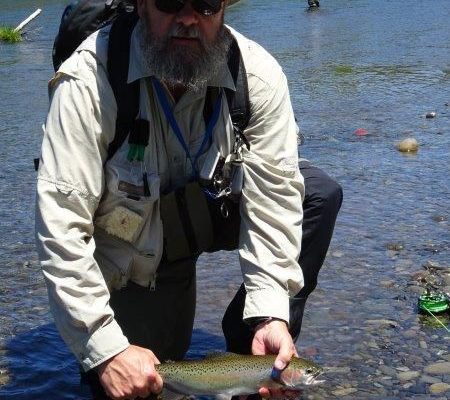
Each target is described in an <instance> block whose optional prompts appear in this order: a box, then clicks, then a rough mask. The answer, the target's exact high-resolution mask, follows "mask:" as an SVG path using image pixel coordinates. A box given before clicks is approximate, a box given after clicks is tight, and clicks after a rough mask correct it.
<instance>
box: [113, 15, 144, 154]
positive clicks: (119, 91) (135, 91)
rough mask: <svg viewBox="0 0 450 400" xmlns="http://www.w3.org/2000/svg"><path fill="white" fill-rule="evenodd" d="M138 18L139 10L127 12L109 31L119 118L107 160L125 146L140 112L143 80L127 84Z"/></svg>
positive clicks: (114, 89) (114, 90)
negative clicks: (132, 36) (141, 82)
mask: <svg viewBox="0 0 450 400" xmlns="http://www.w3.org/2000/svg"><path fill="white" fill-rule="evenodd" d="M137 20H138V16H137V13H136V12H126V13H125V12H124V13H123V14H122V15H120V16H119V17H118V18H117V19H116V20H115V21H114V23H113V24H112V26H111V31H110V34H109V45H108V74H109V82H110V84H111V87H112V89H113V92H114V96H115V98H116V103H117V120H116V133H115V136H114V139H113V141H112V142H111V143H110V144H109V147H108V158H107V160H109V159H110V158H111V157H112V156H113V155H114V154H115V153H116V151H117V150H118V149H119V148H120V146H122V144H123V142H124V141H125V139H126V138H127V136H128V133H129V132H130V130H131V129H132V127H133V124H134V121H135V119H136V116H137V114H138V112H139V97H140V91H139V80H137V81H134V82H132V83H130V84H128V83H127V80H128V66H129V61H130V41H131V33H132V32H133V29H134V27H135V25H136V23H137Z"/></svg>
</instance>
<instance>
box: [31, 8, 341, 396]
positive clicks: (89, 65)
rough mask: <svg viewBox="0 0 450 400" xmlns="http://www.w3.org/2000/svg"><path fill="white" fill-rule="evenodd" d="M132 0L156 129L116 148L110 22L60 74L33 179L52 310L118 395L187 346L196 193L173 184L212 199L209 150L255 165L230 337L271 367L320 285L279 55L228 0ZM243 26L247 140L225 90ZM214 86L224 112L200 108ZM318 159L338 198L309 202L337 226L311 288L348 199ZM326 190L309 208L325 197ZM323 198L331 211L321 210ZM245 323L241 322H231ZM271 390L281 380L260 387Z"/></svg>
mask: <svg viewBox="0 0 450 400" xmlns="http://www.w3.org/2000/svg"><path fill="white" fill-rule="evenodd" d="M136 5H137V11H138V14H139V22H138V24H137V25H136V27H135V29H134V31H133V34H132V39H131V44H130V61H129V75H128V80H129V81H130V82H132V81H136V80H138V81H139V84H140V88H141V98H140V112H139V120H146V121H149V122H148V123H146V124H147V125H146V124H144V126H145V127H146V129H145V133H146V134H147V136H149V140H148V142H147V143H144V145H142V144H139V143H138V144H136V143H134V142H133V143H132V142H125V143H124V144H123V145H122V146H121V147H120V148H119V150H118V151H117V152H116V153H115V154H114V156H113V157H112V158H111V159H108V157H107V148H108V144H109V143H110V142H111V141H112V139H113V138H114V133H115V128H116V127H115V122H116V121H115V119H116V115H117V104H116V101H115V98H114V95H113V93H112V89H111V86H110V84H109V82H108V76H107V72H106V71H107V69H106V64H107V60H106V56H105V54H106V53H107V52H106V49H107V43H108V32H109V31H108V29H104V30H101V31H99V32H97V33H95V34H94V35H92V36H90V37H89V38H88V39H87V40H86V41H85V42H84V43H83V44H82V45H81V46H80V47H79V49H78V50H77V51H76V52H75V53H74V54H73V55H72V56H71V57H70V58H69V59H68V60H67V61H66V62H65V63H64V64H63V65H62V66H61V68H60V69H59V71H58V73H57V74H56V75H55V77H54V78H53V80H52V81H51V82H50V93H51V104H50V110H49V114H48V117H47V122H46V130H45V136H44V141H43V145H42V158H41V165H40V169H39V176H38V193H37V211H36V231H37V238H38V241H37V242H38V249H39V253H40V259H41V264H42V269H43V272H44V275H45V277H46V282H47V287H48V292H49V302H50V307H51V310H52V312H53V315H54V318H55V322H56V325H57V327H58V329H59V331H60V333H61V335H62V337H63V339H64V340H65V342H66V343H67V345H68V346H69V347H70V349H71V350H72V352H73V353H74V354H75V356H76V357H77V359H78V361H79V362H80V364H81V366H82V368H83V369H84V370H85V371H89V374H90V377H91V378H92V377H94V378H97V379H98V380H99V381H100V383H101V386H102V387H103V388H104V391H105V392H106V394H107V395H108V396H109V397H110V398H113V399H124V398H127V399H128V398H130V399H132V398H136V397H137V396H139V397H142V398H144V397H147V396H148V395H150V394H151V393H159V392H160V390H161V388H162V380H161V377H160V376H159V375H158V373H157V372H156V370H155V364H158V363H159V360H166V359H172V360H176V359H181V358H183V356H184V354H185V353H186V351H187V349H188V346H189V343H190V338H191V333H192V325H193V319H194V311H195V290H196V282H195V262H196V260H197V258H198V255H199V253H198V252H197V253H196V252H192V253H191V254H185V252H184V253H183V251H182V250H183V249H181V247H182V246H181V244H180V243H181V242H183V241H186V242H189V241H190V240H191V239H192V238H191V237H183V236H182V235H180V231H179V230H177V229H175V228H174V224H176V223H177V222H179V220H180V219H185V218H184V217H185V216H186V212H188V213H189V212H191V211H192V208H193V207H191V208H190V207H189V205H188V206H185V207H183V206H182V205H180V202H178V203H176V204H175V208H174V206H173V204H174V202H173V201H172V200H173V193H174V192H176V191H178V192H176V193H179V191H180V190H182V191H183V195H185V196H186V197H185V198H184V197H183V199H184V200H186V201H187V202H188V203H189V202H190V204H195V207H197V206H198V207H200V204H202V198H201V197H198V196H199V194H198V193H199V191H198V190H197V189H198V187H199V185H198V184H197V182H198V181H199V180H200V177H204V176H207V175H208V174H210V173H211V172H214V168H215V167H217V163H214V162H212V163H211V162H210V161H211V160H215V159H217V155H220V158H221V159H224V160H225V167H224V168H229V169H231V170H232V171H234V170H233V168H235V167H233V166H232V165H231V164H232V163H231V162H230V157H229V156H230V154H232V153H233V157H234V158H233V160H234V161H236V160H235V158H236V157H237V158H239V161H240V163H239V165H240V168H241V169H239V168H238V170H236V171H238V172H240V173H241V174H242V177H243V179H242V180H243V184H242V185H241V186H242V187H241V194H240V218H241V225H240V234H239V256H240V263H241V267H242V272H243V278H244V285H245V289H244V287H243V288H242V289H241V290H240V291H239V292H238V294H237V295H236V297H235V299H234V300H233V302H232V303H231V304H230V307H229V309H228V310H227V313H226V316H225V318H224V331H225V335H226V338H227V344H228V347H229V348H235V349H236V351H246V352H249V351H252V352H253V353H254V354H266V353H273V354H277V358H276V361H275V365H274V367H275V368H277V369H283V368H284V367H285V366H286V365H287V364H288V363H289V360H290V359H291V357H292V356H295V355H297V353H296V349H295V346H294V341H293V336H294V337H295V336H297V335H298V333H299V331H300V324H301V317H302V314H303V307H304V301H305V299H306V296H307V295H308V294H309V292H308V293H303V294H302V292H299V291H300V289H302V286H303V275H302V270H301V269H300V266H299V263H298V258H299V252H300V241H301V223H302V216H303V215H302V199H303V197H304V181H303V178H302V175H301V174H300V172H299V168H298V155H297V134H296V131H297V128H296V123H295V120H294V116H293V112H292V107H291V104H290V99H289V92H288V88H287V82H286V78H285V76H284V74H283V73H282V71H281V68H280V67H279V65H278V64H277V63H276V62H275V60H274V59H273V58H272V57H271V56H270V55H269V54H268V53H267V52H265V51H264V50H263V49H262V48H261V47H259V46H258V45H257V44H255V43H254V42H252V41H250V40H248V39H246V38H245V37H243V36H241V35H240V34H238V33H237V32H235V31H233V30H231V29H228V28H226V27H225V26H224V24H223V19H224V13H225V7H226V5H227V2H226V1H220V0H207V1H206V0H192V1H179V0H138V1H137V4H136ZM233 37H235V39H236V40H237V42H238V44H239V48H240V50H241V54H242V57H243V60H244V64H245V67H246V70H247V78H248V86H249V94H250V104H251V113H252V118H251V120H250V124H249V126H248V127H247V129H246V130H245V132H244V133H245V138H246V141H248V144H249V147H247V146H245V145H242V146H237V143H235V135H234V132H233V126H232V123H231V118H230V115H229V111H228V105H227V102H226V101H221V100H222V97H223V94H221V93H222V92H221V91H222V88H228V89H231V90H233V89H234V82H233V80H232V78H231V76H230V71H229V70H228V67H227V63H226V61H227V60H226V54H227V51H228V48H229V46H230V43H231V41H232V38H233ZM207 86H209V87H215V88H218V93H219V94H218V95H217V97H216V99H215V101H214V107H213V108H214V110H216V111H217V118H216V120H215V121H213V123H209V122H210V121H211V120H212V119H208V121H206V122H205V118H204V115H203V114H204V113H203V110H204V108H205V102H206V100H205V97H206V94H207ZM207 122H208V123H207ZM205 130H206V133H205ZM144 142H145V141H144ZM140 146H141V147H140ZM236 147H237V148H236ZM308 168H309V169H310V170H311V171H317V169H314V168H313V167H310V166H307V168H305V170H308ZM319 174H320V177H319V178H320V179H319V181H320V182H321V183H320V186H321V187H322V185H323V184H325V186H326V187H329V188H333V190H332V192H333V193H332V194H333V196H335V201H333V207H334V208H333V207H323V209H322V211H321V212H320V215H313V216H312V217H313V218H312V220H313V222H312V223H311V227H314V229H310V230H311V232H310V233H311V234H310V235H309V237H310V239H311V240H310V243H313V241H315V239H316V238H317V235H319V236H320V235H322V234H323V233H324V232H325V231H326V232H325V233H324V237H323V240H322V238H321V243H322V244H321V246H322V247H321V249H319V250H318V251H317V249H316V250H315V251H314V252H315V254H314V255H313V256H312V257H311V260H310V262H311V263H313V264H314V265H313V266H312V267H311V268H310V271H309V272H305V277H308V274H310V275H311V276H312V278H311V279H310V281H311V282H310V283H309V284H308V285H309V286H308V290H312V289H313V286H314V284H315V283H314V282H315V279H316V278H317V273H318V269H319V268H320V266H321V265H322V262H323V257H324V256H325V253H326V249H327V248H328V243H329V239H330V238H331V233H332V230H333V225H334V220H335V218H336V215H337V211H338V209H339V206H340V201H341V194H340V188H339V187H338V186H336V185H335V184H334V183H333V181H331V180H330V179H329V178H328V177H326V176H325V175H324V174H323V173H321V172H319ZM235 175H236V174H235ZM237 175H239V173H237ZM310 175H311V174H310ZM313 175H314V174H312V175H311V177H312V181H314V176H313ZM233 176H234V175H233ZM322 178H323V179H322ZM321 179H322V180H321ZM233 182H234V181H233ZM233 182H231V184H232V183H233ZM324 182H325V183H324ZM328 183H329V184H330V185H328ZM195 185H197V186H195ZM333 185H334V186H333ZM311 187H313V185H312V186H311ZM327 196H328V194H327ZM330 198H331V197H330ZM171 199H172V200H171ZM177 199H178V198H177ZM322 200H324V198H320V201H319V202H318V203H317V204H315V205H318V204H319V207H315V206H312V207H311V209H314V210H318V209H320V208H321V207H322V203H323V202H322ZM325 200H328V198H326V199H325ZM203 202H204V201H203ZM311 204H314V202H312V203H311ZM195 207H194V208H195ZM325 209H327V210H331V211H330V215H329V216H327V217H326V223H322V222H321V215H326V213H323V210H325ZM173 210H175V213H177V212H178V213H179V218H178V216H177V217H176V218H173V213H172V211H173ZM315 212H316V211H314V213H315ZM327 212H328V211H327ZM199 214H204V213H203V211H201V212H199ZM177 215H178V214H177ZM199 218H200V217H199ZM168 221H171V222H170V223H169V222H168ZM190 222H192V221H190ZM321 224H322V225H323V226H324V227H321V226H320V225H321ZM199 225H201V226H200V227H199V226H197V225H196V226H194V227H193V229H192V231H195V232H197V231H200V233H199V236H200V237H205V234H204V232H203V231H202V230H205V229H206V228H205V227H203V225H202V224H199ZM327 235H328V236H327ZM306 250H307V251H308V246H306ZM180 254H181V255H180ZM296 294H299V295H301V297H299V298H298V299H297V300H298V301H299V304H296V300H295V299H294V300H291V306H290V300H289V299H290V298H293V296H294V295H296ZM293 304H294V306H293ZM290 307H291V310H290ZM288 324H290V325H289V327H290V328H291V330H292V329H294V332H289V329H288ZM230 328H231V331H230ZM238 330H240V331H242V333H243V336H239V335H238V336H237V337H233V335H235V332H237V331H238ZM295 330H296V331H297V332H296V331H295ZM244 335H247V336H248V337H249V338H250V339H249V340H247V339H246V337H244ZM246 340H247V341H246ZM249 347H251V348H249ZM260 394H261V395H262V396H265V397H268V396H277V395H279V394H280V393H274V392H272V393H271V392H269V390H268V389H267V388H262V389H261V391H260ZM101 396H102V395H101V394H98V395H97V398H102V397H101Z"/></svg>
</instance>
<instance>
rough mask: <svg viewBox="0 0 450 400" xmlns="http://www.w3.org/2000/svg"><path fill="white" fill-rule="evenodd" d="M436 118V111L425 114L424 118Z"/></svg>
mask: <svg viewBox="0 0 450 400" xmlns="http://www.w3.org/2000/svg"><path fill="white" fill-rule="evenodd" d="M435 117H436V111H430V112H428V113H426V115H425V118H435Z"/></svg>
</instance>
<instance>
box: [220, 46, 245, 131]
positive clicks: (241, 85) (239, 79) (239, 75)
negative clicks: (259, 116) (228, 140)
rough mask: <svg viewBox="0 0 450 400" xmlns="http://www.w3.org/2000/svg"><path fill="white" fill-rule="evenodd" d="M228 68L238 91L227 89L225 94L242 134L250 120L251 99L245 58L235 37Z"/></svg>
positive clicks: (229, 52) (232, 116) (232, 118)
mask: <svg viewBox="0 0 450 400" xmlns="http://www.w3.org/2000/svg"><path fill="white" fill-rule="evenodd" d="M228 68H229V70H230V72H231V76H232V77H233V81H234V85H235V87H236V91H233V90H231V89H225V94H226V96H227V101H228V108H229V110H230V115H231V120H232V121H233V125H234V127H235V129H237V131H238V133H240V134H242V133H243V132H244V130H245V128H246V127H247V125H248V123H249V121H250V99H249V94H248V83H247V72H246V70H245V66H244V60H243V59H242V55H241V51H240V50H239V45H238V43H237V41H236V39H234V38H233V41H232V43H231V46H230V50H229V51H228Z"/></svg>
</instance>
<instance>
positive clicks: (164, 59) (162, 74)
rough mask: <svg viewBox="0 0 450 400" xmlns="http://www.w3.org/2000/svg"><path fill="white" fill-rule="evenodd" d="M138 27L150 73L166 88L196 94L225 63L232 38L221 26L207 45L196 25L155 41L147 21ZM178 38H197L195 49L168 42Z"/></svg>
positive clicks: (175, 31)
mask: <svg viewBox="0 0 450 400" xmlns="http://www.w3.org/2000/svg"><path fill="white" fill-rule="evenodd" d="M140 25H141V31H140V32H139V42H140V46H141V49H142V52H143V55H144V57H145V62H146V64H147V66H148V67H149V69H150V70H151V71H152V73H153V74H154V75H155V76H156V77H157V78H159V79H160V80H162V81H164V82H165V83H166V84H168V85H169V86H177V85H183V86H184V87H186V88H187V89H188V90H191V91H198V90H200V89H201V88H203V87H205V86H206V83H207V81H208V80H209V79H211V78H212V77H214V76H216V75H217V73H218V72H219V70H220V69H221V68H222V67H223V66H224V65H225V64H226V63H227V55H228V50H229V48H230V45H231V42H232V36H231V33H230V32H229V31H228V29H226V28H225V26H224V25H223V24H222V25H221V27H220V30H219V32H218V34H217V37H216V39H215V40H214V41H212V42H207V40H206V39H205V38H204V37H203V36H202V34H201V33H200V31H199V29H198V28H197V27H195V26H194V27H184V26H182V25H177V26H175V27H174V28H173V29H172V30H171V31H170V32H169V34H168V35H167V36H166V37H165V38H163V39H157V38H155V36H154V35H153V34H152V32H151V28H150V26H149V25H148V22H147V20H145V19H143V20H142V23H141V24H140ZM177 36H178V37H184V38H186V37H187V38H196V40H198V46H197V47H193V46H183V45H176V44H173V43H171V39H170V38H171V37H177Z"/></svg>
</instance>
